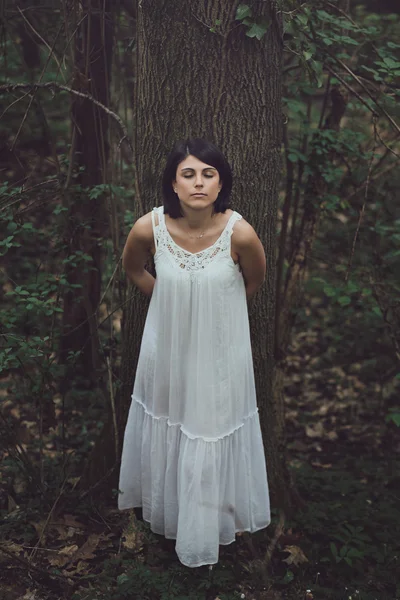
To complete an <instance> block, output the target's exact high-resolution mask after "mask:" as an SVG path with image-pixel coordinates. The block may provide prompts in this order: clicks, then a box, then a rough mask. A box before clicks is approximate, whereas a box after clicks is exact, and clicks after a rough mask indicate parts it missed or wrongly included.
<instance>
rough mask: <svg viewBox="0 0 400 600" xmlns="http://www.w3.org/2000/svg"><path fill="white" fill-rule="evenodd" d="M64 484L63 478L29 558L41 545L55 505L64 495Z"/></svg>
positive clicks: (65, 480) (65, 481) (65, 479)
mask: <svg viewBox="0 0 400 600" xmlns="http://www.w3.org/2000/svg"><path fill="white" fill-rule="evenodd" d="M66 483H67V477H65V478H64V480H63V482H62V484H61V488H60V491H59V493H58V496H57V498H56V499H55V500H54V502H53V506H52V507H51V509H50V511H49V514H48V515H47V519H46V521H45V523H44V525H43V529H42V531H41V533H40V536H39V539H38V541H37V543H36V544H35V548H34V549H33V550H32V552H31V553H30V557H29V558H32V557H33V556H34V555H35V553H36V551H37V550H38V549H39V546H40V544H41V541H42V539H43V535H44V532H45V530H46V527H47V525H48V524H49V522H50V519H51V517H52V516H53V513H54V511H55V508H56V506H57V504H58V501H59V500H60V498H61V496H62V495H63V493H64V488H65V484H66Z"/></svg>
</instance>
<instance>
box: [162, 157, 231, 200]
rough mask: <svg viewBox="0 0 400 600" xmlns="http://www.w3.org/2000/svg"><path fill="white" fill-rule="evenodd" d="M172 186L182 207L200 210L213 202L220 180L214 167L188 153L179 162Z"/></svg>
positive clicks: (217, 192)
mask: <svg viewBox="0 0 400 600" xmlns="http://www.w3.org/2000/svg"><path fill="white" fill-rule="evenodd" d="M172 187H173V189H174V191H175V192H176V193H177V195H178V198H179V200H180V203H181V205H182V207H187V208H191V209H194V210H201V209H204V208H207V207H209V206H212V205H213V204H214V202H215V201H216V199H217V197H218V194H219V192H220V190H221V188H222V182H221V181H220V177H219V173H218V171H217V169H216V168H215V167H212V166H211V165H207V164H206V163H203V162H202V161H201V160H199V159H198V158H196V157H195V156H192V155H189V156H187V157H186V158H185V160H183V161H182V162H181V163H179V165H178V168H177V170H176V179H175V180H174V181H173V182H172Z"/></svg>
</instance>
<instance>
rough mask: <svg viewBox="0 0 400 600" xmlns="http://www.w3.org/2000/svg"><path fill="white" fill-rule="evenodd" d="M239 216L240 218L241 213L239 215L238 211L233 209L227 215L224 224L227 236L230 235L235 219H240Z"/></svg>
mask: <svg viewBox="0 0 400 600" xmlns="http://www.w3.org/2000/svg"><path fill="white" fill-rule="evenodd" d="M241 218H242V215H239V213H238V212H236V210H234V211H233V213H232V214H231V216H230V217H229V220H228V223H227V224H226V231H227V233H228V234H229V236H231V235H232V232H233V228H234V226H235V223H236V222H237V221H240V219H241Z"/></svg>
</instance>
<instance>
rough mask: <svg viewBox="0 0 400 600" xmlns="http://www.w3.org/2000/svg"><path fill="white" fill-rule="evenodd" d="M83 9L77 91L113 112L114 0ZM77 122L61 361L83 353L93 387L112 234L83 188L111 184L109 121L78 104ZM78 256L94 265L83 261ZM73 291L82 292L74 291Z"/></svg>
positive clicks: (99, 205) (88, 2)
mask: <svg viewBox="0 0 400 600" xmlns="http://www.w3.org/2000/svg"><path fill="white" fill-rule="evenodd" d="M81 4H82V14H79V15H77V20H80V21H81V24H80V26H79V28H78V31H77V34H76V44H75V82H74V86H73V87H74V88H75V89H78V90H79V91H82V92H86V93H89V94H91V95H92V96H93V97H94V98H95V99H96V100H98V101H99V102H101V103H102V104H104V105H105V106H108V104H109V88H110V78H111V58H112V35H113V30H112V15H111V0H85V1H84V2H82V3H81ZM85 14H86V17H85V18H84V15H85ZM72 122H73V131H72V152H71V161H74V162H73V164H74V168H75V170H77V171H78V176H77V177H76V179H75V182H74V183H77V184H80V186H82V189H81V191H80V192H77V191H73V192H72V193H70V194H68V200H69V206H68V209H69V213H68V223H67V229H66V233H65V238H66V245H67V248H68V256H69V257H73V256H74V255H76V254H77V253H78V258H77V261H73V262H75V265H76V266H75V265H74V264H69V263H68V264H67V267H66V277H67V281H68V287H69V289H67V291H66V293H65V294H64V314H63V337H62V338H61V344H60V357H61V361H62V362H63V363H65V361H66V360H67V357H68V354H69V353H70V352H78V353H79V358H78V360H77V361H76V363H75V364H74V372H75V373H76V372H80V373H81V374H83V375H84V377H85V379H86V380H88V381H90V380H93V381H94V379H95V373H96V369H97V368H98V360H99V353H98V342H97V340H98V337H97V333H96V311H97V306H98V302H99V299H100V286H101V260H102V248H101V244H100V240H101V238H102V237H105V235H106V233H107V215H106V211H105V206H104V201H103V199H102V198H103V197H102V196H100V197H98V198H94V199H90V198H89V196H88V193H87V191H85V189H84V188H87V187H91V186H94V185H98V184H101V183H104V182H105V181H106V169H107V160H108V154H109V147H108V116H107V115H106V114H105V112H104V111H102V110H100V108H99V107H97V106H96V105H95V104H93V103H92V102H91V101H90V100H87V99H81V98H78V99H74V100H73V103H72ZM79 252H83V253H84V254H86V255H88V256H89V257H90V259H91V260H90V261H89V262H88V263H86V262H85V261H84V260H83V261H80V259H79ZM71 285H73V286H80V287H75V288H70V286H71Z"/></svg>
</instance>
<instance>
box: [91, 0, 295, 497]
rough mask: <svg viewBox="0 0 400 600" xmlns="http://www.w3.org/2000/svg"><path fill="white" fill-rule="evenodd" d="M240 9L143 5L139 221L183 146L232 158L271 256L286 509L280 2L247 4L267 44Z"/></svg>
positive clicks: (262, 341) (263, 346)
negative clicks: (279, 319) (279, 321)
mask: <svg viewBox="0 0 400 600" xmlns="http://www.w3.org/2000/svg"><path fill="white" fill-rule="evenodd" d="M238 4H239V2H226V1H225V0H219V1H215V0H175V1H174V2H162V1H161V0H160V1H159V2H154V3H150V2H138V4H137V34H136V35H137V82H136V94H135V99H134V103H135V142H134V146H135V160H136V172H137V187H138V190H137V197H136V205H135V211H136V216H137V217H138V216H140V215H141V214H143V213H146V212H148V211H150V210H151V209H152V208H153V206H155V205H159V204H161V190H160V181H161V174H162V171H163V167H164V164H165V158H166V155H167V154H168V152H169V151H170V149H171V148H172V146H173V144H174V143H175V142H176V141H177V140H178V139H182V138H187V137H203V138H207V139H209V140H211V141H213V142H215V143H216V144H217V145H218V146H219V147H220V148H221V149H222V151H223V152H224V153H225V154H226V155H227V158H228V160H229V162H230V164H231V165H232V167H233V171H234V190H233V197H232V200H233V207H234V208H235V209H237V210H238V211H239V212H240V213H241V214H243V216H244V217H245V218H246V219H247V220H248V221H249V222H250V223H251V224H252V225H253V226H254V228H255V230H256V231H257V233H258V235H259V236H260V239H261V240H262V242H263V244H264V247H265V251H266V256H267V280H266V284H265V285H264V286H263V288H262V290H261V291H260V292H259V293H258V295H257V297H256V299H255V301H254V304H253V306H252V309H251V319H250V322H251V333H252V343H253V357H254V367H255V376H256V387H257V396H258V404H259V409H260V416H261V423H262V430H263V435H264V441H265V449H266V456H267V463H268V472H269V482H270V488H271V492H272V499H273V502H275V504H276V503H278V502H279V504H280V506H282V502H284V503H285V504H288V502H287V497H288V494H287V493H286V490H287V481H286V479H285V473H286V471H285V468H284V467H283V465H282V462H281V461H282V457H281V455H280V454H278V453H277V451H276V449H277V448H278V447H279V446H280V438H281V437H282V432H283V419H282V417H281V415H282V414H283V411H282V408H281V407H276V406H275V405H274V400H273V389H272V386H273V380H274V355H273V349H274V327H273V324H274V318H275V315H274V310H275V270H276V269H275V265H276V252H275V247H276V240H275V231H276V215H277V188H278V181H279V178H280V167H281V160H280V152H281V124H282V113H281V58H282V31H281V23H280V16H279V13H277V10H278V9H277V6H276V4H275V2H274V1H273V0H269V1H267V2H262V3H260V2H257V1H253V2H249V6H251V8H252V11H253V20H254V21H259V20H261V19H263V18H264V19H266V20H268V21H269V23H270V25H269V28H268V30H267V33H266V34H265V35H264V37H263V38H262V39H261V40H258V39H255V38H250V37H248V36H246V31H247V27H246V26H245V25H243V24H242V23H241V22H239V21H237V20H235V15H236V11H237V6H238ZM210 29H215V33H213V32H212V31H210ZM132 292H133V298H132V302H131V304H130V306H129V308H128V309H127V311H126V312H125V315H124V324H123V327H124V330H125V339H126V342H125V347H124V351H123V361H122V379H123V386H122V389H121V393H120V398H119V402H118V423H119V429H120V439H121V438H122V433H123V428H124V425H125V422H126V417H127V412H128V408H129V405H130V399H131V393H132V384H133V380H134V374H135V369H136V364H137V359H138V354H139V348H140V341H141V334H142V330H143V324H144V320H145V316H146V312H147V303H146V302H145V301H144V299H143V297H142V296H141V295H140V294H139V293H138V292H137V291H135V290H132ZM104 444H105V445H106V447H107V448H109V449H110V450H111V449H112V446H113V442H112V441H110V440H108V442H107V439H106V435H105V436H103V440H100V445H102V446H103V449H104V447H105V446H104ZM101 454H102V455H103V456H104V452H103V453H101V452H98V453H97V456H98V457H100V455H101ZM111 460H115V457H114V456H113V457H112V459H111ZM110 465H111V462H110V461H108V466H110ZM103 467H106V465H103ZM103 472H104V468H103ZM99 475H100V473H99V472H97V476H99ZM92 481H94V480H93V479H92Z"/></svg>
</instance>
